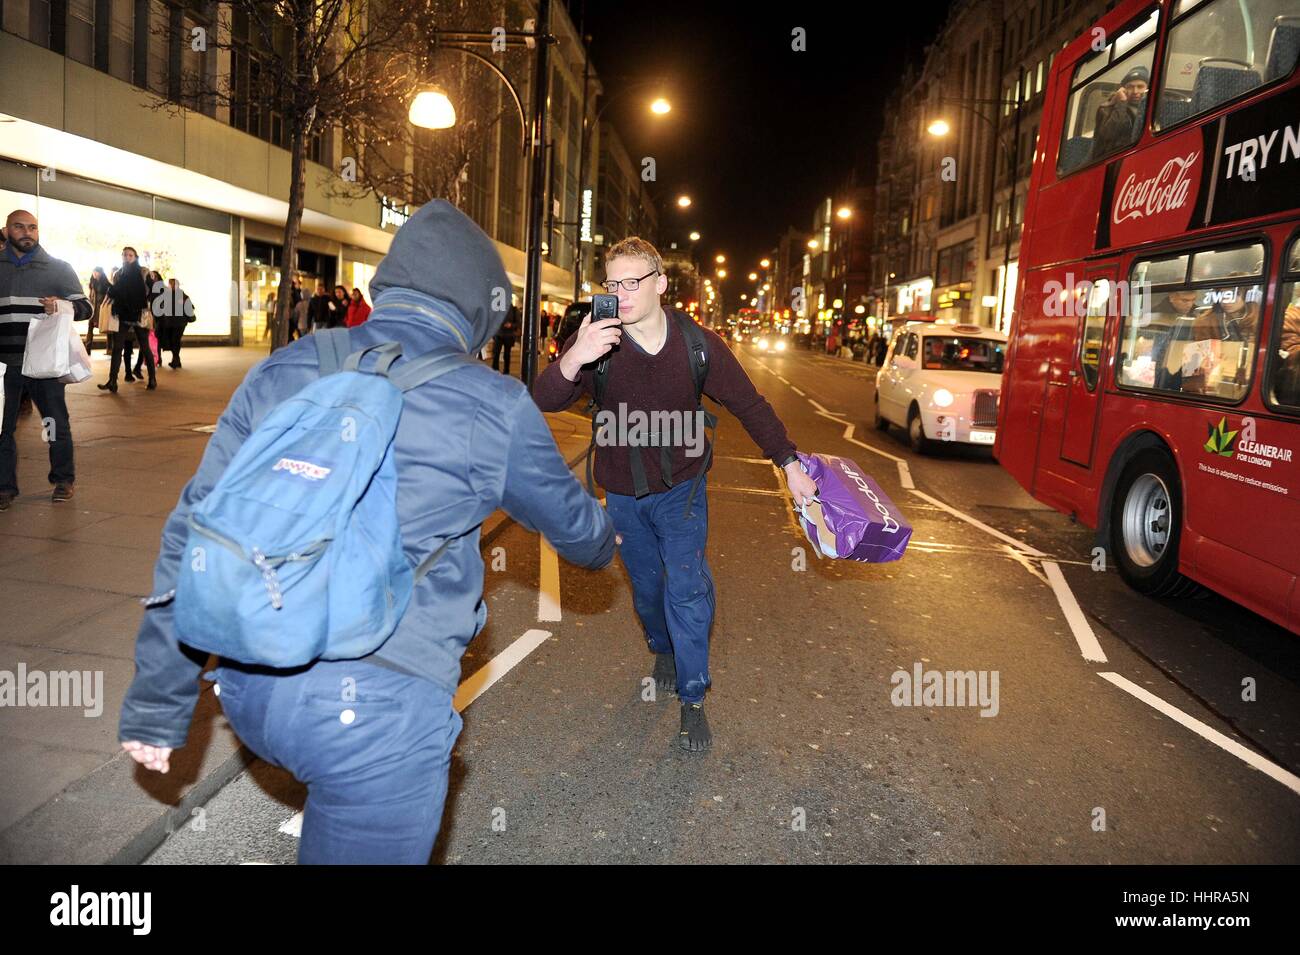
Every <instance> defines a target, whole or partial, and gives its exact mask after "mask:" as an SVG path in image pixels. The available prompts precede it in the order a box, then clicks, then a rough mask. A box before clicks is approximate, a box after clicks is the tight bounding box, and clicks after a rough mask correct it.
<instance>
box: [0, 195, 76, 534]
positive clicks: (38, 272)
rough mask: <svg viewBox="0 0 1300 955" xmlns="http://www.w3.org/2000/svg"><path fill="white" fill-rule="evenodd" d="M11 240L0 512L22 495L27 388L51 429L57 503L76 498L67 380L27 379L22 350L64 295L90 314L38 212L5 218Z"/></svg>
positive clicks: (3, 302) (1, 292)
mask: <svg viewBox="0 0 1300 955" xmlns="http://www.w3.org/2000/svg"><path fill="white" fill-rule="evenodd" d="M5 230H6V233H7V238H8V243H7V244H6V245H5V249H4V252H2V253H0V362H2V363H3V364H4V366H5V373H4V389H5V392H4V394H5V400H4V427H3V429H0V511H7V510H8V509H9V505H10V504H12V503H13V500H14V498H15V497H17V496H18V443H17V441H15V440H14V431H15V429H16V428H17V424H18V405H19V403H20V402H21V398H22V393H23V391H24V389H25V390H26V391H27V394H29V395H31V397H32V400H33V401H34V402H35V403H36V410H37V411H39V412H40V415H41V419H42V421H44V422H45V427H46V428H49V429H50V433H49V434H48V435H47V440H48V442H49V445H50V475H49V480H50V483H51V484H53V485H54V495H53V500H54V502H55V503H58V502H60V501H67V500H70V499H71V498H72V488H73V482H74V481H75V480H76V471H75V469H74V468H73V463H72V429H71V427H70V426H69V424H68V405H67V402H66V401H64V397H63V388H64V385H63V382H61V381H59V380H58V379H57V378H27V377H24V375H23V353H24V352H25V351H26V350H27V327H28V326H29V325H30V324H31V323H32V322H33V321H40V320H41V319H43V318H44V317H45V316H46V315H53V314H54V313H55V312H56V311H58V307H59V302H60V300H62V301H66V302H70V303H72V309H73V316H74V318H75V320H76V321H78V322H84V321H87V320H89V319H90V313H91V307H90V300H89V299H88V298H86V295H85V292H84V291H83V290H82V288H81V280H80V279H78V278H77V273H76V272H75V271H73V268H72V266H71V265H69V264H68V263H67V262H64V261H62V260H61V259H55V258H51V257H50V255H49V253H47V252H46V251H45V250H44V249H43V248H41V244H40V232H39V230H38V228H37V225H36V217H35V216H34V215H32V214H31V213H30V212H26V211H24V210H21V209H17V210H15V211H13V212H11V213H9V216H8V218H7V219H6V220H5Z"/></svg>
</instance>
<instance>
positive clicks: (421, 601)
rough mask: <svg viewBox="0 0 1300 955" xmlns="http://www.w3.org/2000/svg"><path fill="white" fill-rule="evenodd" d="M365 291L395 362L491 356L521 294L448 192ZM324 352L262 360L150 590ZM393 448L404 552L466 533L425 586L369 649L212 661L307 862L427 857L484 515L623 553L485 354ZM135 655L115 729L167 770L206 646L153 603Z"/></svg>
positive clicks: (583, 559)
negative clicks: (184, 634)
mask: <svg viewBox="0 0 1300 955" xmlns="http://www.w3.org/2000/svg"><path fill="white" fill-rule="evenodd" d="M370 290H371V293H372V294H373V296H374V310H373V311H372V312H371V313H370V319H369V321H367V322H366V323H365V324H364V325H359V326H357V327H356V328H353V329H351V330H350V332H349V334H350V339H351V346H352V349H353V350H357V349H361V348H364V347H365V346H367V345H372V344H378V343H382V342H388V341H396V342H400V343H401V345H402V354H403V356H404V357H403V358H402V359H401V360H399V362H398V364H397V365H396V366H395V368H400V367H401V364H402V362H404V361H406V360H409V359H411V358H414V357H416V356H418V355H422V354H424V353H426V352H429V351H433V350H435V349H446V348H448V347H453V348H456V349H458V350H460V351H463V352H465V353H466V354H469V355H476V354H478V353H479V351H480V349H482V348H483V345H484V344H485V343H486V342H487V341H488V340H490V339H491V338H492V336H493V335H494V334H495V333H496V331H497V328H498V327H499V326H500V324H501V321H502V319H503V318H504V317H505V314H506V311H507V310H508V309H509V307H510V283H509V280H508V279H507V278H506V274H505V270H504V269H503V268H502V265H501V259H500V256H499V255H498V253H497V251H496V248H495V246H494V245H493V244H492V241H491V240H490V239H489V238H488V237H487V236H486V235H485V234H484V233H483V231H482V230H481V229H479V228H478V226H476V225H475V224H474V223H473V222H472V221H471V220H470V219H469V218H467V217H466V216H465V215H464V214H463V213H461V212H460V211H459V210H457V209H456V208H455V207H454V206H451V205H450V204H448V203H447V202H444V201H442V200H438V201H436V202H431V203H429V204H427V205H425V206H423V207H422V208H421V209H420V210H419V211H418V212H417V213H416V214H415V215H414V216H412V217H411V219H410V221H408V222H407V223H406V224H405V225H403V226H402V228H401V229H400V230H399V231H398V233H397V235H396V236H394V238H393V244H392V247H391V249H390V250H389V253H388V256H387V257H386V258H385V259H384V260H383V262H381V263H380V265H379V268H378V270H377V271H376V273H375V277H374V279H373V281H372V282H371V283H370ZM318 369H319V365H318V360H317V352H316V346H315V344H314V342H312V341H311V340H310V339H309V340H307V341H301V340H300V341H298V342H295V343H293V344H291V345H289V346H287V347H285V348H282V349H280V350H279V351H277V352H276V353H275V354H273V355H272V356H271V357H269V358H267V359H266V360H265V361H262V362H260V363H259V364H258V365H256V366H254V367H253V368H252V369H251V370H250V371H249V373H248V376H247V377H246V378H245V379H244V381H243V383H242V384H241V385H240V386H239V388H238V389H236V391H235V393H234V395H233V397H232V398H231V400H230V404H229V405H228V406H227V408H226V410H225V413H224V414H222V416H221V419H220V421H219V422H218V424H217V431H216V433H215V434H214V435H213V436H212V439H211V441H210V442H209V443H208V447H207V450H206V451H205V453H204V455H203V461H202V462H201V464H200V465H199V470H198V473H196V474H195V476H194V477H193V478H192V479H191V480H190V482H189V484H187V485H186V487H185V489H184V491H182V493H181V497H180V501H179V503H178V504H177V506H176V509H175V510H174V511H172V514H171V516H170V517H169V518H168V520H167V523H166V525H165V527H164V528H163V538H162V549H161V552H160V553H159V556H158V562H157V564H156V565H155V567H154V581H153V590H152V593H155V594H165V593H167V592H168V591H169V590H171V589H172V588H173V587H175V582H176V576H177V567H178V565H179V562H180V560H181V559H182V556H183V553H182V552H183V549H184V545H185V539H186V521H187V519H188V516H189V514H190V511H191V509H192V508H193V507H194V505H195V504H196V503H197V502H198V501H200V500H202V499H203V497H204V496H205V495H206V494H207V493H208V492H209V491H210V490H211V489H212V487H213V485H214V484H215V483H216V481H217V479H218V478H219V477H220V476H221V473H222V471H223V470H224V469H225V467H226V465H227V464H228V463H229V462H230V460H231V458H232V457H233V456H234V455H235V452H236V451H238V449H239V447H240V445H241V444H242V443H243V441H244V440H245V439H246V438H247V437H248V436H249V434H250V433H252V431H253V430H254V429H255V428H256V427H257V426H258V424H259V423H260V422H261V421H262V419H263V418H265V417H266V415H267V414H269V413H270V412H271V411H272V410H274V409H275V407H276V406H277V405H279V404H280V403H281V402H283V401H285V400H287V399H288V398H290V397H291V396H293V395H294V394H295V393H297V392H298V391H300V390H301V389H302V388H304V387H306V386H307V385H308V384H310V383H311V382H313V381H315V380H316V378H317V377H318ZM394 453H395V460H396V465H397V473H398V492H397V504H398V516H399V518H400V520H401V524H402V544H403V548H404V549H405V550H406V552H407V557H408V558H411V559H412V561H413V562H418V561H419V560H421V559H423V558H424V557H425V556H427V555H429V554H430V553H432V552H433V551H434V550H436V549H437V548H438V546H439V545H440V544H442V542H443V541H445V540H447V539H448V538H449V537H455V538H456V539H455V540H454V541H453V542H452V543H451V544H450V545H449V546H448V548H447V550H446V552H445V553H444V554H443V556H442V558H441V560H440V561H439V562H438V563H437V564H436V565H435V566H434V569H433V570H432V571H431V572H430V573H429V574H428V575H427V576H425V577H424V578H422V579H421V580H420V581H419V582H418V583H417V584H416V587H415V591H414V593H413V595H412V597H411V603H410V606H409V608H408V609H407V611H406V614H405V616H404V617H403V618H402V621H401V623H400V624H399V625H398V628H397V630H396V631H395V632H394V633H393V635H392V636H391V637H390V638H389V639H388V640H387V641H386V642H385V643H384V644H383V645H382V646H381V647H380V648H379V649H378V650H377V651H376V652H375V653H373V654H372V655H370V656H368V657H365V658H363V659H361V660H341V661H317V662H316V663H314V664H313V665H311V666H310V667H307V668H302V669H299V670H289V671H286V670H270V669H267V668H258V667H249V666H244V665H242V664H236V663H234V662H233V661H228V660H224V659H223V660H221V661H220V663H221V665H220V667H219V668H218V669H217V671H216V687H215V690H214V692H216V693H217V694H218V696H219V698H220V700H221V706H222V709H223V711H224V712H225V714H226V718H227V719H228V720H229V721H230V724H231V726H232V727H233V729H234V730H235V732H236V734H237V735H238V736H239V737H240V739H242V740H243V741H244V743H245V744H247V746H248V747H249V748H250V749H251V750H252V751H253V752H254V753H256V754H257V755H258V756H259V757H261V758H263V759H265V760H266V761H268V762H271V763H273V764H275V765H278V766H282V767H284V768H285V769H287V770H289V771H290V772H291V773H293V775H294V776H295V777H296V778H297V779H298V780H299V781H300V782H302V783H304V784H305V785H306V786H307V792H308V796H307V804H306V808H305V813H304V819H303V828H302V842H301V845H300V847H299V855H298V858H299V861H300V862H304V863H321V862H346V863H401V862H405V863H412V864H423V863H426V862H427V861H428V859H429V855H430V853H431V852H432V849H433V843H434V839H435V838H436V836H437V834H438V827H439V823H440V821H441V817H442V809H443V803H444V802H445V800H446V796H447V775H448V769H449V766H450V760H451V750H452V746H453V745H454V744H455V742H456V738H457V736H458V735H459V733H460V728H461V720H460V716H459V715H458V714H457V713H456V712H455V710H454V709H453V707H452V698H453V696H454V694H455V692H456V686H457V684H458V682H459V679H460V658H461V655H462V654H463V653H464V651H465V647H466V645H467V644H468V643H469V642H470V640H472V639H473V638H474V637H475V636H476V635H477V634H478V632H479V631H480V630H482V629H483V625H484V624H485V622H486V620H487V607H486V604H485V603H484V601H483V560H482V558H481V556H480V554H479V526H480V525H481V524H482V523H483V521H484V519H485V518H487V517H488V515H490V514H491V513H492V512H493V511H494V510H496V509H497V508H504V509H505V510H506V512H507V513H509V514H510V515H511V516H512V517H514V518H515V520H516V521H518V522H519V523H520V524H521V525H523V526H524V527H526V528H528V529H529V530H537V531H540V532H541V533H542V534H543V535H544V536H545V537H546V538H547V539H548V540H549V541H550V542H551V544H552V545H553V546H554V548H555V550H556V551H557V552H558V553H559V554H560V555H561V556H562V557H564V558H565V559H566V560H569V561H571V562H572V563H574V564H577V565H580V566H583V567H588V568H593V569H595V568H601V567H604V566H606V565H607V564H609V562H610V561H611V560H612V559H613V555H614V546H615V542H614V530H613V526H612V524H611V522H610V520H609V518H608V516H606V514H605V510H604V508H602V507H601V506H600V504H599V502H597V501H596V500H595V499H594V498H593V497H591V496H590V495H589V494H587V492H586V491H585V490H584V489H583V487H582V485H581V484H580V483H579V482H578V481H577V479H576V478H575V477H574V476H573V474H572V473H571V472H570V471H569V469H568V467H567V466H566V464H565V462H564V460H563V458H562V457H561V456H560V453H559V450H558V449H557V448H556V446H555V440H554V439H553V438H552V437H551V433H550V430H549V429H548V428H547V425H546V421H545V419H544V418H543V417H542V415H541V413H540V412H539V411H538V409H537V406H536V405H535V404H534V403H533V400H532V398H531V397H530V396H529V394H528V391H527V389H526V388H525V387H524V386H523V384H522V383H521V382H519V381H516V380H514V379H512V378H508V377H505V376H503V375H500V374H497V373H496V372H494V371H492V370H491V369H490V368H488V367H487V366H486V365H481V364H477V363H475V364H473V365H467V366H466V367H464V368H462V369H458V370H457V371H455V372H453V373H450V374H447V375H444V376H443V377H441V378H438V379H435V380H434V381H431V382H429V383H428V384H425V385H422V386H420V387H418V388H416V389H414V390H412V391H411V392H409V393H408V394H407V395H406V399H405V406H404V409H403V411H402V417H401V421H400V423H399V425H398V429H397V435H396V437H395V439H394ZM462 535H463V536H462ZM135 661H136V675H135V679H134V681H133V682H132V684H131V687H130V688H129V690H128V691H127V694H126V699H125V701H124V702H123V706H122V718H121V724H120V728H119V734H118V736H119V739H120V740H121V741H122V746H123V748H124V749H126V750H127V752H129V753H130V754H131V755H132V757H133V758H134V759H135V760H136V761H137V762H139V763H141V764H142V765H144V766H146V767H147V768H149V769H153V770H156V771H159V772H166V771H167V769H168V761H169V758H170V756H171V752H172V750H173V749H174V748H176V747H180V746H183V745H184V744H185V740H186V736H187V733H188V729H189V724H190V719H191V716H192V715H193V711H194V705H195V703H196V701H197V699H198V692H199V685H198V677H199V671H200V670H201V669H202V667H203V664H204V662H205V660H204V656H203V655H202V654H200V653H198V652H197V651H194V650H193V649H191V648H189V647H186V646H184V645H182V644H180V643H179V642H178V641H177V639H176V635H175V630H174V627H173V619H172V607H171V605H170V604H169V603H164V604H161V605H158V606H151V607H150V608H149V609H147V610H146V611H145V615H144V620H143V622H142V624H141V626H140V633H139V636H138V637H137V642H136V653H135Z"/></svg>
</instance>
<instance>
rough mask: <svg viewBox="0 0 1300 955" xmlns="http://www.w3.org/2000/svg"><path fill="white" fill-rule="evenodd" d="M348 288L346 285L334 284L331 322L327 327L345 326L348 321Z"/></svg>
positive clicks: (330, 310)
mask: <svg viewBox="0 0 1300 955" xmlns="http://www.w3.org/2000/svg"><path fill="white" fill-rule="evenodd" d="M350 304H351V300H350V299H349V298H348V290H347V288H346V287H345V286H342V285H336V286H334V297H333V298H331V299H330V302H329V324H328V325H327V326H326V327H327V328H344V327H346V326H347V323H348V305H350Z"/></svg>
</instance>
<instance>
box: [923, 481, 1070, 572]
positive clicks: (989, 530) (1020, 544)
mask: <svg viewBox="0 0 1300 955" xmlns="http://www.w3.org/2000/svg"><path fill="white" fill-rule="evenodd" d="M912 493H913V494H915V495H916V496H917V497H919V498H921V499H923V500H926V501H929V502H930V503H931V504H933V505H934V506H935V507H937V508H939V510H941V511H947V512H948V513H949V514H951V515H952V516H953V517H956V518H959V519H961V520H963V521H965V522H966V523H967V524H970V525H971V526H972V527H978V528H979V529H980V530H982V531H983V532H984V533H986V534H992V535H993V536H994V537H996V538H997V539H998V540H1000V541H1006V542H1007V543H1008V544H1011V545H1012V546H1013V547H1016V548H1017V549H1019V550H1020V552H1021V553H1024V554H1028V555H1029V556H1030V557H1046V556H1047V555H1046V554H1044V553H1043V552H1042V551H1041V550H1039V549H1038V548H1037V547H1030V546H1029V545H1028V544H1026V543H1025V542H1024V541H1018V540H1016V539H1015V538H1014V537H1012V536H1010V535H1009V534H1004V533H1002V532H1001V531H1000V530H997V529H996V528H993V527H989V526H988V525H987V524H985V523H984V522H983V521H977V520H976V519H975V518H973V517H971V516H970V515H969V514H963V513H962V512H961V511H959V510H957V508H955V507H952V506H950V505H948V504H945V503H943V501H941V500H939V499H938V498H937V497H931V496H930V495H929V494H926V493H925V492H924V491H918V490H916V489H915V488H913V489H912Z"/></svg>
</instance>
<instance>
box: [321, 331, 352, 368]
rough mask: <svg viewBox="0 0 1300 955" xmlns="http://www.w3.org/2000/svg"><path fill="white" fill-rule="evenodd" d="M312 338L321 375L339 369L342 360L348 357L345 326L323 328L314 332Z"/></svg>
mask: <svg viewBox="0 0 1300 955" xmlns="http://www.w3.org/2000/svg"><path fill="white" fill-rule="evenodd" d="M312 338H313V339H315V341H316V356H317V358H319V360H320V373H321V377H324V376H325V375H332V374H334V372H336V371H341V370H342V369H343V362H344V361H345V360H347V357H348V349H349V348H351V345H350V344H349V339H348V330H347V329H346V328H323V329H321V330H320V331H318V332H316V333H314V334H313V335H312Z"/></svg>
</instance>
